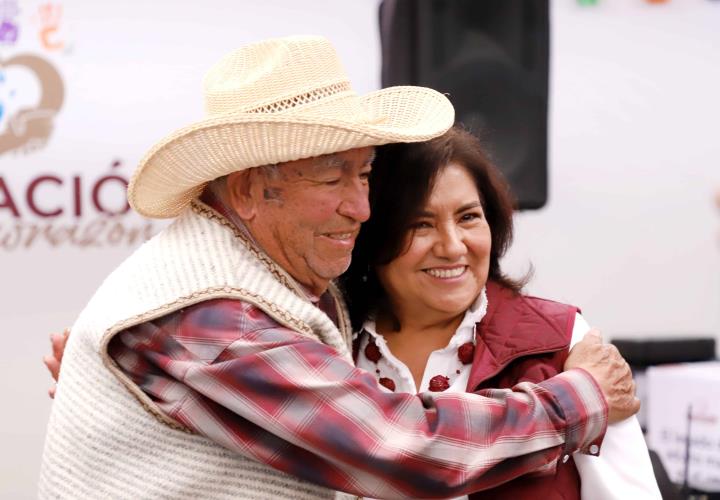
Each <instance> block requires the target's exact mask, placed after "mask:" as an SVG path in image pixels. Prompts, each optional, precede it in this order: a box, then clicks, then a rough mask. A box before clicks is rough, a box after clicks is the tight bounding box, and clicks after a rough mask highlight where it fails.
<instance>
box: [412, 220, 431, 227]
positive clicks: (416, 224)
mask: <svg viewBox="0 0 720 500" xmlns="http://www.w3.org/2000/svg"><path fill="white" fill-rule="evenodd" d="M430 227H432V224H430V223H429V222H428V221H424V220H421V221H417V222H414V223H413V224H412V228H413V229H427V228H430Z"/></svg>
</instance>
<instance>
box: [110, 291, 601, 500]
mask: <svg viewBox="0 0 720 500" xmlns="http://www.w3.org/2000/svg"><path fill="white" fill-rule="evenodd" d="M321 303H322V302H321ZM110 355H111V356H112V358H113V359H114V360H115V361H116V362H117V363H118V365H119V366H120V367H121V369H123V370H124V371H125V372H126V373H127V374H128V375H129V376H130V377H131V378H132V380H134V381H135V383H137V384H138V385H139V386H140V387H141V388H142V390H143V391H145V392H146V393H147V394H148V395H150V396H151V397H152V398H153V399H154V400H155V401H156V402H157V404H158V405H159V406H160V408H161V409H162V410H163V411H165V412H166V413H167V414H168V415H169V416H171V417H172V418H174V419H176V420H177V421H179V422H181V423H183V424H184V425H186V426H187V427H189V428H190V429H192V430H194V431H196V432H198V433H200V434H202V435H205V436H207V437H209V438H210V439H212V440H214V441H215V442H217V443H219V444H221V445H223V446H225V447H227V448H229V449H232V450H235V451H237V452H238V453H241V454H243V455H245V456H248V457H251V458H254V459H256V460H258V461H261V462H264V463H267V464H269V465H271V466H273V467H275V468H277V469H280V470H282V471H285V472H287V473H289V474H292V475H295V476H298V477H301V478H303V479H306V480H309V481H312V482H315V483H319V484H322V485H324V486H327V487H330V488H333V489H337V490H342V491H347V492H351V493H354V494H358V495H365V496H371V497H376V498H388V497H400V496H405V497H407V496H410V497H425V498H427V497H443V496H444V497H447V496H457V495H461V494H465V493H468V492H471V491H475V490H480V489H483V488H488V487H492V486H494V485H497V484H499V483H502V482H505V481H507V480H509V479H511V478H514V477H517V476H519V475H522V474H525V473H528V472H531V471H536V470H542V471H544V472H552V470H554V467H555V466H556V465H557V466H560V467H561V466H562V465H561V464H560V465H558V457H559V456H560V455H561V454H564V453H567V452H572V451H575V450H577V449H586V448H587V447H589V446H590V444H597V443H599V442H600V440H601V439H602V436H603V435H604V432H605V428H606V420H607V407H606V405H605V401H604V399H603V397H602V394H601V393H600V391H599V389H598V387H597V386H596V384H595V382H594V381H593V379H592V377H590V376H589V375H588V374H587V373H585V372H583V371H582V370H572V371H570V372H566V373H564V374H562V375H560V376H558V377H555V378H552V379H550V380H547V381H545V382H543V383H541V384H540V385H532V384H519V385H518V386H517V387H515V388H514V390H513V391H509V390H488V391H482V392H481V393H479V394H443V393H439V394H435V393H434V394H429V393H426V394H420V395H413V394H388V393H386V392H384V391H382V390H381V389H380V387H379V386H378V385H377V382H376V381H375V377H373V376H372V375H371V374H369V373H367V372H365V371H362V370H360V369H358V368H356V367H354V366H353V365H352V364H350V363H348V362H347V361H345V360H344V359H343V358H341V357H340V356H339V355H338V354H337V353H336V352H335V351H334V350H333V349H332V348H330V347H328V346H326V345H324V344H322V343H320V342H318V341H315V340H312V339H310V338H308V337H304V336H302V335H300V334H298V333H296V332H294V331H292V330H289V329H287V328H285V327H283V326H281V325H279V324H278V323H277V322H275V321H274V320H273V319H272V318H270V317H269V316H268V315H266V314H265V313H264V312H263V311H262V310H260V309H258V308H257V307H255V306H253V305H252V304H249V303H244V302H240V301H236V300H226V299H219V300H211V301H207V302H202V303H200V304H196V305H193V306H191V307H187V308H185V309H182V310H180V311H177V312H175V313H172V314H169V315H167V316H164V317H162V318H158V319H156V320H154V321H150V322H147V323H144V324H141V325H138V326H136V327H133V328H131V329H129V330H126V331H124V332H121V333H120V334H118V335H117V336H116V337H115V338H114V339H113V341H112V342H111V344H110ZM563 442H564V443H565V445H564V446H563ZM208 487H211V485H208Z"/></svg>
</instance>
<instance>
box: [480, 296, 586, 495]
mask: <svg viewBox="0 0 720 500" xmlns="http://www.w3.org/2000/svg"><path fill="white" fill-rule="evenodd" d="M487 295H488V310H487V313H486V314H485V317H484V318H483V319H482V321H481V322H480V323H478V324H477V326H476V329H475V340H476V344H477V347H476V349H475V357H474V359H473V366H472V368H471V371H470V379H469V381H468V391H469V392H474V391H477V390H479V389H487V388H493V387H494V388H501V389H503V388H510V387H512V386H514V385H515V384H517V383H519V382H534V383H537V382H542V381H543V380H545V379H548V378H550V377H552V376H553V375H557V374H558V373H560V372H561V371H562V368H563V364H564V362H565V358H567V355H568V350H569V349H568V348H569V345H570V338H571V336H572V329H573V325H574V323H575V313H576V312H577V311H578V309H577V308H575V307H573V306H568V305H564V304H559V303H557V302H552V301H550V300H544V299H539V298H536V297H528V296H524V295H516V294H513V293H512V292H510V291H509V290H507V289H505V288H502V287H501V286H499V285H498V284H496V283H493V282H489V283H488V285H487ZM470 498H471V499H473V500H475V499H483V500H486V499H512V500H515V499H535V498H537V499H541V500H574V499H578V500H579V499H580V476H579V475H578V472H577V469H576V467H575V464H574V462H573V461H572V460H568V461H567V462H566V463H564V464H563V463H562V461H558V465H557V468H556V470H555V472H554V473H553V474H551V475H544V476H539V475H527V476H523V477H521V478H518V479H515V480H513V481H509V482H507V483H505V484H503V485H501V486H498V487H496V488H492V489H490V490H485V491H481V492H478V493H473V494H471V495H470Z"/></svg>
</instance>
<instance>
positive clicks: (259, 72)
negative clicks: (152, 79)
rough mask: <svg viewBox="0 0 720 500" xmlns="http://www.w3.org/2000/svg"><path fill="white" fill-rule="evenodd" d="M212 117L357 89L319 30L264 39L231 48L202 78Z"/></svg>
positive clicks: (280, 109)
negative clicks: (317, 31)
mask: <svg viewBox="0 0 720 500" xmlns="http://www.w3.org/2000/svg"><path fill="white" fill-rule="evenodd" d="M203 87H204V92H205V111H206V113H207V114H208V116H210V117H217V116H223V115H227V114H235V113H286V112H292V111H293V110H295V109H296V108H298V107H304V105H307V104H313V103H315V104H318V101H322V100H327V99H329V98H334V97H335V98H337V97H343V96H348V95H349V94H350V95H354V93H353V92H352V90H351V87H350V81H349V79H348V76H347V74H346V73H345V70H344V69H343V67H342V65H341V63H340V59H339V58H338V55H337V53H336V52H335V49H334V48H333V46H332V45H330V43H329V42H328V40H327V39H325V38H322V37H317V36H296V37H287V38H280V39H274V40H266V41H263V42H259V43H254V44H251V45H247V46H245V47H242V48H240V49H238V50H235V51H233V52H231V53H230V54H228V55H226V56H225V57H224V58H223V59H221V60H220V61H219V62H218V63H216V64H215V65H214V66H213V67H212V68H211V69H210V70H209V71H208V73H207V74H206V75H205V78H204V80H203Z"/></svg>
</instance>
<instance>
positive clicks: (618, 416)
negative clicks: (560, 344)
mask: <svg viewBox="0 0 720 500" xmlns="http://www.w3.org/2000/svg"><path fill="white" fill-rule="evenodd" d="M572 368H582V369H584V370H586V371H587V372H589V373H590V375H592V376H593V378H595V380H596V381H597V383H598V385H599V386H600V389H602V392H603V395H604V396H605V400H606V401H607V404H608V422H609V423H613V422H618V421H620V420H624V419H626V418H628V417H631V416H633V415H635V414H636V413H637V412H638V410H640V400H639V399H638V398H636V397H635V382H634V381H633V379H632V373H631V372H630V366H628V364H627V363H626V362H625V360H624V359H623V357H622V356H621V355H620V353H619V352H618V350H617V348H616V347H615V346H614V345H611V344H603V343H602V337H601V336H600V332H599V331H597V330H590V332H588V333H587V335H585V338H583V339H582V341H580V342H578V343H577V344H576V345H575V347H573V348H572V350H571V351H570V355H569V356H568V358H567V360H566V361H565V370H570V369H572Z"/></svg>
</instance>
